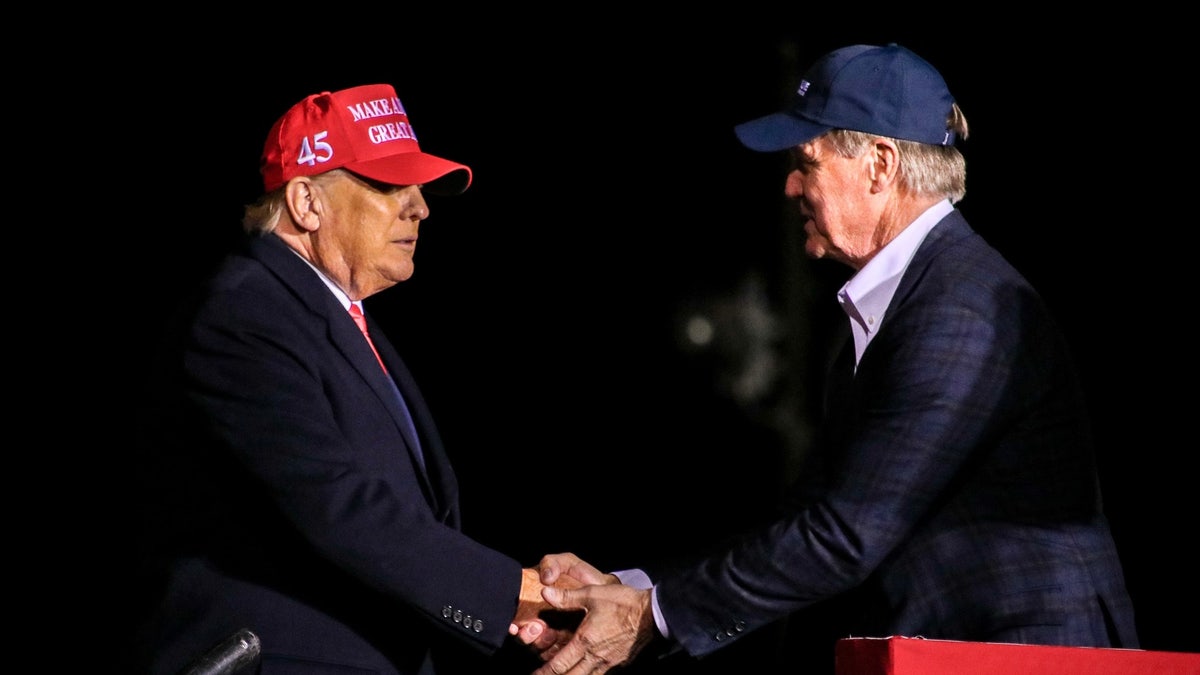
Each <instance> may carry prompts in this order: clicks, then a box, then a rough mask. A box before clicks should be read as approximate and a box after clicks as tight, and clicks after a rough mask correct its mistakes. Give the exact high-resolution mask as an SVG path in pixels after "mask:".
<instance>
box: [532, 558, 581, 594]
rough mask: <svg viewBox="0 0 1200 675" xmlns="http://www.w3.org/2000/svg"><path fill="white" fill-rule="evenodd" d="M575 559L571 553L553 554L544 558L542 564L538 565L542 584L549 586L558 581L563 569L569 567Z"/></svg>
mask: <svg viewBox="0 0 1200 675" xmlns="http://www.w3.org/2000/svg"><path fill="white" fill-rule="evenodd" d="M573 559H576V558H575V556H574V555H573V554H571V553H552V554H550V555H546V556H542V560H541V562H539V563H538V570H539V571H540V572H541V575H540V578H541V580H542V583H543V584H546V585H547V586H549V585H550V584H553V583H554V582H555V581H557V580H558V577H559V576H560V575H561V574H562V571H563V569H564V568H566V567H569V566H570V564H571V561H572V560H573Z"/></svg>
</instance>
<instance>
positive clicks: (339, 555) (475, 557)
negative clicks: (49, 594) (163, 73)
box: [139, 235, 521, 674]
mask: <svg viewBox="0 0 1200 675" xmlns="http://www.w3.org/2000/svg"><path fill="white" fill-rule="evenodd" d="M204 290H205V292H204V293H203V294H202V296H201V302H200V303H199V304H198V308H197V309H196V311H195V312H194V313H191V314H189V315H188V316H187V320H186V322H184V324H183V327H184V331H183V332H182V335H181V337H182V342H180V343H178V344H177V345H176V347H177V348H176V349H173V350H168V351H167V352H166V354H167V355H168V358H167V359H166V360H165V361H164V364H165V369H164V372H165V374H166V375H167V382H165V383H164V384H163V386H162V387H161V388H156V389H153V390H152V391H151V394H152V397H153V399H154V400H153V405H152V407H151V408H150V411H149V414H148V416H147V421H148V427H149V428H150V430H151V433H149V434H147V436H146V438H147V443H145V444H144V445H145V449H146V457H145V458H144V466H145V467H146V469H147V477H148V481H147V484H148V485H149V486H150V489H151V491H152V492H153V493H154V495H153V496H152V497H149V498H148V501H147V502H146V505H145V509H146V511H147V512H148V515H150V516H151V521H152V522H150V524H149V530H148V532H147V536H146V537H145V541H146V542H147V544H148V546H147V550H146V551H145V553H146V558H147V560H148V561H150V562H149V563H148V564H147V568H146V572H145V577H146V580H147V581H148V582H154V584H155V585H154V588H153V590H152V591H151V592H149V593H148V594H147V596H148V597H147V599H148V604H149V607H150V608H151V609H152V613H151V614H150V615H149V620H148V621H147V622H146V630H145V632H144V633H143V634H141V635H140V636H139V640H140V641H139V646H140V647H141V648H142V649H143V653H144V655H145V656H146V657H147V658H148V659H149V660H150V663H149V664H148V666H147V667H148V670H149V672H154V673H175V672H177V671H179V670H180V669H181V668H182V667H183V666H185V665H186V664H188V663H189V662H193V660H194V659H196V658H197V657H198V656H200V655H201V654H203V653H204V651H205V650H206V649H207V648H209V647H211V646H212V645H214V644H216V643H218V642H219V641H221V639H222V638H224V637H226V636H228V635H231V634H233V633H234V632H236V631H237V630H238V629H241V628H248V629H250V630H251V631H253V632H255V633H256V634H257V635H258V636H259V638H260V640H261V642H262V666H263V667H262V672H263V673H264V674H270V673H282V672H286V673H292V672H304V673H318V672H320V673H324V672H373V673H416V672H431V671H429V670H428V668H429V664H428V660H429V652H430V647H431V644H433V643H435V642H438V641H440V640H442V639H443V638H444V636H445V635H446V634H450V635H453V636H456V638H457V639H458V641H459V642H460V643H462V644H460V645H458V647H459V648H460V649H461V648H462V647H463V646H465V645H471V646H474V647H475V648H477V650H478V652H480V653H484V654H488V653H493V652H495V651H496V650H497V649H498V648H500V647H501V646H502V644H503V643H504V641H505V639H506V636H507V629H508V624H509V621H510V620H511V619H512V617H513V615H514V613H515V611H516V604H517V596H518V592H519V589H520V579H521V565H520V564H519V563H518V562H517V561H516V560H514V559H513V558H511V557H509V556H507V555H504V554H502V553H499V552H497V551H495V550H492V549H489V548H487V547H485V546H483V545H482V544H479V543H477V542H476V541H473V540H472V539H470V538H468V537H467V536H465V535H464V534H463V533H462V532H461V531H460V523H459V505H458V487H457V483H456V480H455V477H454V472H453V470H452V469H451V466H450V463H449V461H448V460H447V456H446V453H445V451H444V449H443V447H442V441H441V439H440V438H439V436H438V432H437V430H436V428H435V425H434V422H433V418H432V417H431V415H430V411H429V409H428V408H427V406H426V403H425V401H424V400H423V399H422V397H421V393H420V391H419V390H418V388H417V386H416V384H415V383H414V382H413V380H412V377H411V375H410V373H409V371H408V369H407V368H406V367H405V365H404V363H403V361H402V360H401V359H400V356H399V355H398V354H397V353H396V351H395V349H394V348H393V347H392V346H391V345H390V344H389V343H388V341H387V339H386V338H385V337H384V336H383V334H382V332H380V331H379V330H378V329H376V330H374V331H373V332H372V337H373V338H374V341H375V343H376V346H377V348H378V350H379V353H380V354H381V356H382V358H383V360H384V362H385V363H386V364H387V367H388V369H389V371H390V373H391V374H392V376H393V378H394V379H395V382H396V385H397V386H398V388H399V389H400V391H401V392H402V393H403V395H404V397H405V398H406V400H407V403H408V407H409V408H410V410H411V413H412V416H413V418H414V419H415V424H416V427H417V429H418V431H419V433H420V443H421V447H422V450H423V454H424V462H425V464H426V467H427V469H426V470H425V471H422V470H421V468H420V466H419V464H418V462H417V458H416V456H415V455H414V449H413V448H410V447H408V445H407V444H406V443H405V440H404V435H403V434H402V431H401V430H402V421H401V420H402V418H401V413H400V410H399V408H398V406H399V401H398V399H397V397H396V395H395V392H394V390H393V389H392V386H391V384H390V383H389V382H388V381H387V376H386V375H385V374H384V373H383V371H382V370H381V369H380V367H379V364H378V363H377V361H376V360H375V357H374V355H373V354H372V352H371V349H370V347H369V346H368V344H367V342H366V341H365V340H364V339H363V336H362V334H361V333H360V332H359V330H358V328H357V327H356V325H355V324H354V321H353V319H352V318H351V317H350V316H349V314H348V313H347V312H346V310H345V309H343V307H342V306H341V304H340V302H339V301H338V300H337V299H336V298H335V297H334V296H333V294H332V293H331V292H330V291H329V289H328V288H327V287H326V286H325V285H324V283H323V282H322V281H321V280H320V278H319V277H318V276H317V274H316V273H315V272H314V271H313V270H312V269H311V268H310V267H309V266H308V265H307V264H306V263H305V262H304V261H303V260H301V259H300V258H299V257H298V256H297V255H296V254H295V253H294V252H292V251H291V250H290V249H288V248H287V247H286V246H285V245H284V244H283V242H282V241H281V240H280V239H279V238H278V237H275V236H274V235H268V236H265V237H259V238H254V239H252V240H251V241H250V242H249V243H248V246H247V247H246V248H245V250H244V252H242V253H240V254H238V255H236V256H233V257H231V258H229V259H228V260H227V261H226V262H225V263H224V264H223V265H222V266H221V267H220V268H219V271H217V272H216V274H215V276H214V277H213V279H212V281H211V283H209V285H208V286H207V287H206V288H205V289H204ZM368 320H369V317H368ZM451 639H452V640H453V639H454V638H451ZM468 651H469V650H468ZM343 669H344V670H343Z"/></svg>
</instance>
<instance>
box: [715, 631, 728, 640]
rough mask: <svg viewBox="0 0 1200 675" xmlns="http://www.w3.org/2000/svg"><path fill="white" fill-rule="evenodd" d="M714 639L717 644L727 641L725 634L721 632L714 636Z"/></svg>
mask: <svg viewBox="0 0 1200 675" xmlns="http://www.w3.org/2000/svg"><path fill="white" fill-rule="evenodd" d="M713 639H714V640H716V641H717V642H720V641H721V640H724V639H725V634H724V633H722V632H720V631H717V634H716V635H714V636H713Z"/></svg>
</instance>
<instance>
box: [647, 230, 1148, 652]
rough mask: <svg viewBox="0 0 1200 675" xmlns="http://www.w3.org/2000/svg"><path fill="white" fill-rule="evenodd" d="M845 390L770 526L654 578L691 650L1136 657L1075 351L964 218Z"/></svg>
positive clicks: (897, 301)
mask: <svg viewBox="0 0 1200 675" xmlns="http://www.w3.org/2000/svg"><path fill="white" fill-rule="evenodd" d="M851 362H852V359H851ZM844 379H845V385H844V386H843V387H842V388H841V389H842V391H841V392H840V393H839V394H837V400H832V401H829V402H828V407H829V410H828V412H827V415H826V418H825V420H824V421H823V428H822V429H821V434H820V435H821V438H820V440H819V442H818V444H817V445H818V447H817V448H816V449H815V450H814V453H813V457H812V461H811V462H810V464H811V466H809V467H808V468H807V469H806V470H805V472H804V476H803V477H802V479H801V482H800V484H798V485H797V486H796V487H795V490H794V493H793V495H792V497H793V499H792V501H791V502H790V503H789V504H788V506H787V508H786V509H785V510H784V511H783V512H782V513H781V515H780V516H779V517H778V519H776V520H774V521H773V522H770V523H769V524H766V525H765V526H764V527H762V528H761V529H758V530H756V531H753V532H751V533H748V534H747V535H746V536H744V537H743V538H740V539H739V540H738V541H737V542H736V543H734V544H732V545H730V546H728V547H727V548H724V549H722V550H719V551H718V552H717V553H715V554H714V555H710V556H708V557H706V558H704V559H703V560H701V561H699V562H696V561H692V562H691V563H690V564H687V565H677V566H674V567H672V568H667V569H663V570H660V571H659V572H658V574H657V576H655V572H654V571H653V570H649V571H651V574H652V576H653V577H654V581H655V582H656V584H657V595H658V601H659V605H660V607H661V610H662V612H663V616H664V618H665V620H666V622H667V624H668V627H669V629H670V631H671V635H672V637H673V638H675V639H677V640H678V641H679V643H680V645H682V647H683V649H684V650H685V651H687V652H688V653H690V654H693V655H697V656H701V655H705V654H708V653H710V652H712V651H714V650H716V649H718V648H721V647H723V646H726V645H729V644H731V643H734V642H736V641H737V640H739V639H741V638H743V637H745V636H746V635H749V634H751V633H753V632H754V631H755V630H757V629H759V628H761V627H763V626H765V625H766V624H768V623H771V622H775V621H778V620H780V619H782V618H784V617H788V616H789V615H790V616H792V620H793V621H795V623H796V624H797V625H806V626H810V627H812V626H820V630H821V631H822V632H823V633H824V634H825V635H826V636H827V637H828V639H829V640H833V639H836V638H838V637H848V636H852V635H853V636H888V635H905V636H924V637H926V638H942V639H952V640H978V641H995V642H1014V643H1031V644H1038V643H1041V644H1059V645H1079V646H1115V647H1126V648H1131V647H1136V646H1137V644H1138V642H1137V637H1136V631H1135V628H1134V618H1133V609H1132V606H1131V601H1130V597H1129V595H1128V593H1127V591H1126V587H1125V581H1124V574H1123V570H1122V567H1121V563H1120V560H1119V558H1118V555H1117V549H1116V547H1115V545H1114V542H1113V538H1112V536H1111V534H1110V530H1109V526H1108V523H1107V520H1106V518H1105V515H1104V513H1103V508H1102V501H1101V494H1100V489H1099V484H1098V477H1097V467H1096V460H1095V457H1094V450H1093V445H1092V439H1091V432H1090V422H1089V420H1088V417H1087V414H1086V411H1085V406H1084V399H1083V395H1082V392H1081V386H1080V382H1079V380H1078V379H1077V375H1076V373H1075V371H1074V366H1073V364H1072V355H1071V354H1070V352H1069V349H1068V346H1067V345H1066V343H1065V341H1064V337H1063V335H1062V334H1060V331H1059V329H1058V328H1057V327H1056V325H1055V322H1054V320H1053V319H1052V317H1051V316H1050V315H1049V313H1048V312H1047V308H1046V306H1045V305H1044V304H1043V301H1042V300H1041V299H1040V298H1039V296H1038V294H1037V293H1036V292H1035V291H1034V289H1033V288H1032V287H1031V286H1030V285H1029V284H1028V283H1027V281H1026V280H1025V279H1024V278H1022V276H1021V275H1020V274H1019V273H1018V272H1017V271H1016V270H1015V269H1014V268H1013V267H1012V266H1010V265H1009V264H1008V263H1007V262H1006V261H1005V260H1004V259H1003V258H1002V257H1001V255H1000V254H999V253H998V252H997V251H996V250H995V249H994V248H992V247H991V246H989V245H988V244H987V243H985V241H984V240H983V239H982V238H981V237H980V236H979V235H978V234H977V233H975V232H974V231H973V230H972V229H971V228H970V227H969V225H968V223H967V221H966V220H965V219H964V218H963V216H962V214H961V213H960V212H959V211H957V210H955V211H952V212H951V213H950V214H948V215H947V216H946V217H945V218H944V219H943V220H942V221H941V222H939V223H938V224H937V225H936V226H935V227H934V228H933V229H932V230H931V231H930V233H929V234H928V235H927V236H926V238H925V240H924V241H923V242H922V244H921V245H920V247H919V248H918V250H917V251H916V252H915V254H914V256H913V259H912V261H911V263H910V264H909V266H908V268H907V270H906V271H905V273H904V275H903V277H902V279H901V281H900V284H899V287H898V288H897V291H896V294H895V296H894V298H893V300H892V302H891V305H890V306H889V307H888V309H887V312H886V315H885V317H884V318H883V323H882V325H881V327H880V329H879V332H878V333H877V334H876V335H875V337H874V338H873V340H872V341H871V342H870V344H869V345H868V346H867V348H866V350H865V352H864V353H863V355H862V357H861V361H860V363H859V366H858V370H857V373H855V374H853V375H851V374H850V373H848V372H847V373H844ZM804 610H809V611H812V612H818V611H819V612H824V614H823V615H822V616H823V618H821V619H820V620H808V619H807V618H806V617H805V612H804ZM794 637H795V638H796V639H805V637H804V636H794ZM833 647H834V645H833V643H832V641H830V642H827V643H825V644H822V645H819V647H818V648H819V651H820V652H821V653H827V654H828V655H829V656H830V657H832V654H833ZM825 650H827V652H826V651H825Z"/></svg>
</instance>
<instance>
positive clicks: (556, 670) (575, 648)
mask: <svg viewBox="0 0 1200 675" xmlns="http://www.w3.org/2000/svg"><path fill="white" fill-rule="evenodd" d="M555 647H556V649H557V650H558V653H556V654H554V655H553V658H551V659H550V660H549V661H546V663H545V664H543V665H542V667H541V668H538V669H537V670H535V671H533V675H566V674H567V673H574V672H588V671H587V670H582V671H579V670H576V668H577V667H579V666H583V665H586V664H585V662H584V657H585V656H586V655H587V648H586V647H584V646H583V645H582V644H581V643H580V641H579V640H578V639H573V640H571V641H569V642H567V643H566V644H565V645H555Z"/></svg>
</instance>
